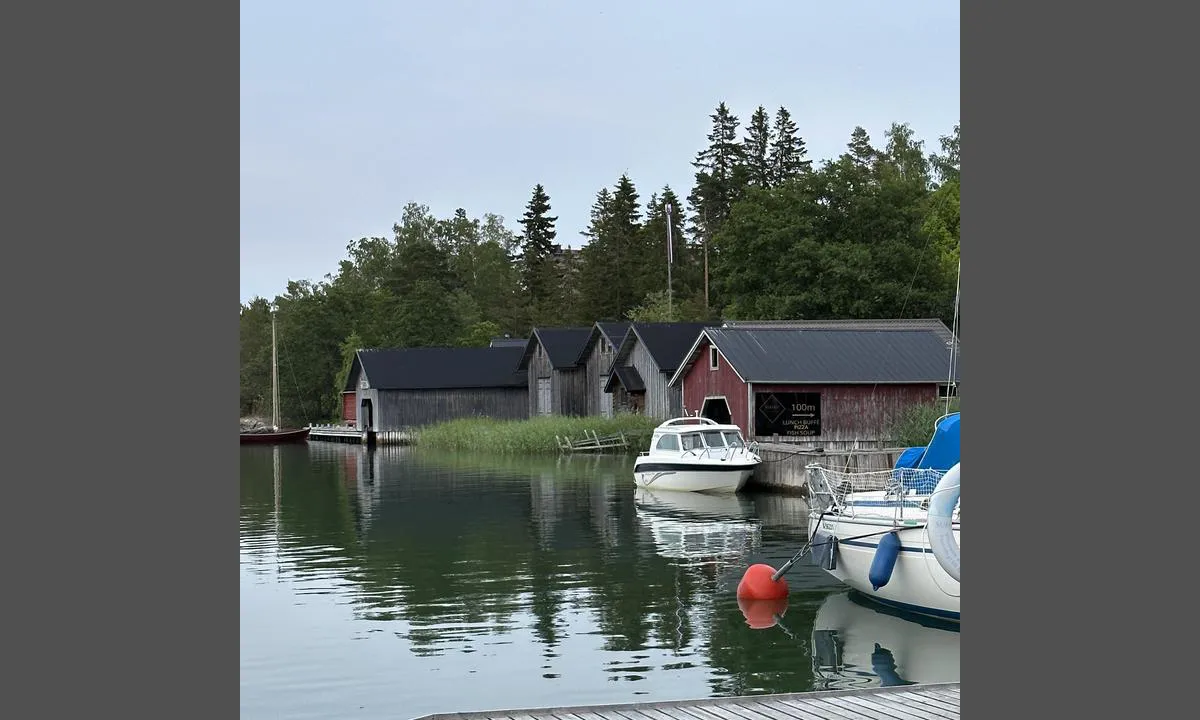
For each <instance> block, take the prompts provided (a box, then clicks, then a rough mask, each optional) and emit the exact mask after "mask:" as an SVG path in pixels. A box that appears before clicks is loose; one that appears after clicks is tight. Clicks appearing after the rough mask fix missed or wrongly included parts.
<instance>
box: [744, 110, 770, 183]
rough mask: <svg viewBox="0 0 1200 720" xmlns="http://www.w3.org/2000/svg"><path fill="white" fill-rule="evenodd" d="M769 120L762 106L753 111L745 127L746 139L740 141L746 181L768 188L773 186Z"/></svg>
mask: <svg viewBox="0 0 1200 720" xmlns="http://www.w3.org/2000/svg"><path fill="white" fill-rule="evenodd" d="M771 146H772V142H771V118H770V116H769V115H767V109H766V108H764V107H763V106H762V105H759V106H758V108H756V109H755V110H754V114H753V115H751V116H750V122H749V123H748V124H747V125H746V139H745V140H743V141H742V155H743V156H744V157H745V160H746V181H747V183H749V184H750V185H753V186H755V187H760V188H768V187H771V186H772V185H774V184H775V182H774V177H773V173H772V168H771V163H770V160H771V158H770V157H769V154H770V152H771Z"/></svg>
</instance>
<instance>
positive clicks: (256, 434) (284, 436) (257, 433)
mask: <svg viewBox="0 0 1200 720" xmlns="http://www.w3.org/2000/svg"><path fill="white" fill-rule="evenodd" d="M300 442H308V428H299V429H280V427H279V357H278V355H277V348H276V343H275V309H274V308H271V428H270V429H269V430H250V431H247V432H243V433H241V443H242V445H250V444H260V445H274V444H278V443H300Z"/></svg>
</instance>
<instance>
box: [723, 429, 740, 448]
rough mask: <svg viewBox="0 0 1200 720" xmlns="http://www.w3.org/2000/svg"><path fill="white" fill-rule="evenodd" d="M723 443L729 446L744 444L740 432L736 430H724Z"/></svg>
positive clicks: (737, 446)
mask: <svg viewBox="0 0 1200 720" xmlns="http://www.w3.org/2000/svg"><path fill="white" fill-rule="evenodd" d="M725 443H726V444H727V445H729V447H731V448H740V447H743V446H744V445H745V443H743V442H742V434H741V433H740V432H738V431H737V430H726V431H725Z"/></svg>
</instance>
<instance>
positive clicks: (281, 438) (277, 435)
mask: <svg viewBox="0 0 1200 720" xmlns="http://www.w3.org/2000/svg"><path fill="white" fill-rule="evenodd" d="M240 437H241V443H242V445H254V444H261V445H276V444H281V443H301V442H307V441H308V428H300V429H299V430H279V431H277V432H244V433H241V435H240Z"/></svg>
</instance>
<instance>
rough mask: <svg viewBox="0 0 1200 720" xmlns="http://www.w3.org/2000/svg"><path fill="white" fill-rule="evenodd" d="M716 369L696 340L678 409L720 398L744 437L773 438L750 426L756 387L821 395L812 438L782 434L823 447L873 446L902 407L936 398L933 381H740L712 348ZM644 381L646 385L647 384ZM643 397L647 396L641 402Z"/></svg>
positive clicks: (704, 346) (883, 440)
mask: <svg viewBox="0 0 1200 720" xmlns="http://www.w3.org/2000/svg"><path fill="white" fill-rule="evenodd" d="M717 356H718V357H717V369H716V370H710V369H709V343H707V342H704V343H701V347H700V356H699V358H698V359H697V360H696V362H695V363H693V364H692V367H691V368H690V369H689V370H688V372H687V374H686V375H684V378H683V412H684V413H686V414H692V413H695V412H698V411H700V410H701V409H702V408H703V407H704V400H705V398H710V397H722V396H723V397H724V398H725V400H726V402H728V403H729V413H730V416H731V417H732V420H733V423H734V424H735V425H737V426H738V427H740V428H741V429H742V432H743V433H745V434H746V436H747V437H754V438H757V439H759V440H766V441H771V440H776V438H774V437H773V436H758V435H756V434H755V428H754V427H753V422H754V418H753V405H752V403H753V401H754V393H758V392H771V391H778V392H815V393H820V394H821V434H820V435H819V436H816V437H806V438H795V439H784V438H778V440H779V441H783V442H801V443H804V444H813V445H822V446H825V447H827V449H838V450H842V449H847V450H848V449H852V448H855V447H879V446H881V445H887V444H888V443H889V442H890V441H891V440H892V438H889V437H885V436H884V430H885V428H886V427H887V424H888V422H889V420H890V419H891V418H893V417H895V415H896V414H897V413H899V412H901V411H902V410H903V409H904V408H906V407H909V406H911V405H915V404H917V403H924V402H932V401H934V400H937V396H938V395H937V393H938V386H937V384H936V383H932V384H920V385H884V384H880V385H811V384H786V385H764V384H759V383H751V384H750V385H749V387H747V385H746V384H745V383H743V382H742V381H741V379H740V378H739V377H738V376H737V373H736V372H735V371H734V369H733V368H732V367H730V365H729V363H728V362H726V361H725V357H724V356H722V355H721V354H720V352H719V351H718V354H717ZM647 385H648V384H647ZM648 402H649V399H648V398H647V403H648Z"/></svg>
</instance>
